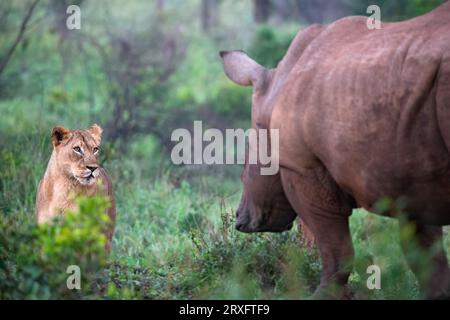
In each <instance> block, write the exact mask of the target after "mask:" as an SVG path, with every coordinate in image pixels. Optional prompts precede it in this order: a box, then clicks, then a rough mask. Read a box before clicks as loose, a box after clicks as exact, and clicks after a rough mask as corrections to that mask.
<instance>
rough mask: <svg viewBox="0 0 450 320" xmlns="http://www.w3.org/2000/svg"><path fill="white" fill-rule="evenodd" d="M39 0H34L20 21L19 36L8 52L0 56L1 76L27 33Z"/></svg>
mask: <svg viewBox="0 0 450 320" xmlns="http://www.w3.org/2000/svg"><path fill="white" fill-rule="evenodd" d="M38 2H39V0H34V1H33V2H32V3H31V4H30V5H29V6H28V8H27V10H26V11H25V15H24V16H23V18H22V22H21V23H20V28H19V31H18V32H17V36H16V38H15V40H14V42H13V43H12V45H11V46H10V47H9V49H7V51H6V53H5V54H4V55H2V56H1V57H0V76H1V74H2V73H3V71H4V70H5V68H6V66H7V65H8V63H9V61H10V59H11V57H12V55H13V54H14V51H16V48H17V46H18V45H19V43H20V41H21V40H22V38H23V35H24V34H25V31H26V29H27V26H28V23H29V21H30V19H31V16H32V15H33V11H34V9H35V8H36V5H37V4H38Z"/></svg>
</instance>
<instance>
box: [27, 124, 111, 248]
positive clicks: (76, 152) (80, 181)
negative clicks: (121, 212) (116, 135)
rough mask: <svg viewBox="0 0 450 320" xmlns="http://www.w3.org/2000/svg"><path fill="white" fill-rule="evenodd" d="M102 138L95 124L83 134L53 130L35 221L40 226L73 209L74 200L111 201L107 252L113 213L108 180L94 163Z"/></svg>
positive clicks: (109, 244)
mask: <svg viewBox="0 0 450 320" xmlns="http://www.w3.org/2000/svg"><path fill="white" fill-rule="evenodd" d="M101 134H102V129H101V128H100V126H98V125H97V124H94V125H92V126H91V127H90V128H88V129H86V130H73V131H72V130H68V129H66V128H64V127H61V126H57V127H54V128H53V130H52V135H51V138H52V144H53V153H52V155H51V157H50V160H49V162H48V165H47V169H46V171H45V174H44V177H43V178H42V180H41V182H40V183H39V187H38V191H37V194H36V219H37V223H39V224H41V223H45V222H47V221H49V220H51V219H52V218H54V217H56V216H58V215H61V214H63V213H64V211H65V210H67V209H71V210H74V209H76V203H75V202H74V196H81V195H83V196H93V195H103V196H107V197H109V198H110V201H111V205H110V207H109V209H108V211H107V214H108V216H109V218H110V219H111V227H110V228H109V229H108V230H106V237H107V245H106V249H107V251H110V249H111V240H112V236H113V232H114V225H115V216H116V209H115V199H114V193H113V190H112V184H111V179H110V178H109V176H108V174H107V173H106V171H105V169H103V168H102V167H100V166H99V165H98V163H97V156H98V153H99V151H100V149H99V146H100V141H101Z"/></svg>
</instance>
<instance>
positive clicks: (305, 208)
mask: <svg viewBox="0 0 450 320" xmlns="http://www.w3.org/2000/svg"><path fill="white" fill-rule="evenodd" d="M281 177H282V181H283V188H284V190H285V193H286V195H287V197H288V199H289V201H290V202H291V204H292V205H293V207H294V209H295V210H296V212H297V213H298V214H299V217H300V218H301V219H302V221H304V223H305V224H306V225H307V226H308V228H309V229H310V230H311V232H312V233H313V235H314V238H315V240H316V244H317V247H318V249H319V252H320V256H321V260H322V266H323V267H322V273H321V278H320V285H319V288H318V289H317V290H316V293H315V294H314V298H319V299H324V298H331V299H344V298H350V296H351V295H350V291H349V290H348V288H347V281H348V277H349V275H350V272H351V270H352V262H353V254H354V253H353V245H352V241H351V236H350V230H349V223H348V218H349V216H350V214H351V211H352V206H351V204H350V202H349V201H348V199H346V198H345V196H343V194H342V191H341V190H339V188H338V187H337V185H336V183H335V182H334V180H333V179H332V178H331V176H330V175H329V174H328V172H327V171H326V170H325V169H324V168H322V167H320V168H315V169H312V170H308V171H306V172H302V173H301V174H299V173H295V172H293V171H288V170H286V169H283V170H282V171H281Z"/></svg>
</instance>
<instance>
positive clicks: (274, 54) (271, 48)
mask: <svg viewBox="0 0 450 320" xmlns="http://www.w3.org/2000/svg"><path fill="white" fill-rule="evenodd" d="M294 37H295V32H279V31H278V32H277V29H276V28H274V27H271V26H269V25H262V26H260V27H258V28H257V29H256V35H255V39H254V40H253V45H252V47H251V48H250V50H249V54H250V55H251V56H252V57H253V58H254V59H255V60H256V61H257V62H258V63H259V64H261V65H263V66H265V67H267V68H274V67H276V66H277V64H278V62H279V61H280V60H281V59H282V58H283V56H284V55H285V53H286V51H287V49H288V48H289V45H290V44H291V42H292V39H294Z"/></svg>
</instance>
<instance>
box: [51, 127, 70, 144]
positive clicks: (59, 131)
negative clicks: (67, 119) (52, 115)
mask: <svg viewBox="0 0 450 320" xmlns="http://www.w3.org/2000/svg"><path fill="white" fill-rule="evenodd" d="M69 134H70V130H69V129H66V128H64V127H63V126H56V127H54V128H53V129H52V143H53V146H54V147H57V146H59V145H60V144H61V143H62V142H63V141H64V140H66V139H68V138H69Z"/></svg>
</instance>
